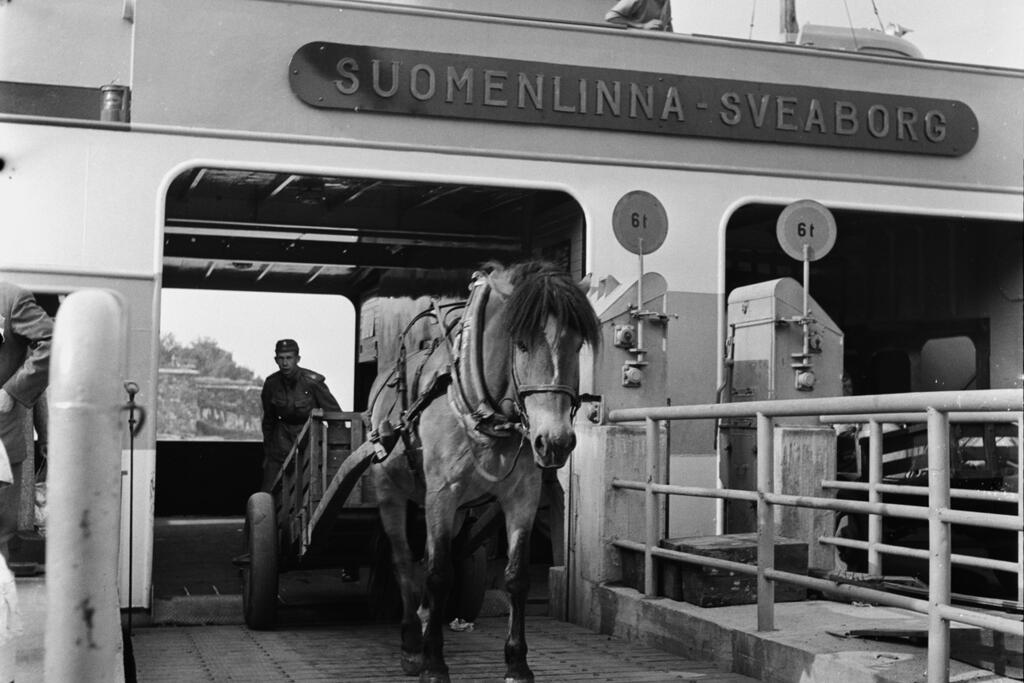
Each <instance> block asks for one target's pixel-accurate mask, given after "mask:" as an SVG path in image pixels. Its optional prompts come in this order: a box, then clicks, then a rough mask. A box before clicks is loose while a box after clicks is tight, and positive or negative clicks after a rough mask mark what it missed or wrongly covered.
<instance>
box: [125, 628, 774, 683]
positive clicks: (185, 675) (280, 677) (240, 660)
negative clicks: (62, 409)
mask: <svg viewBox="0 0 1024 683" xmlns="http://www.w3.org/2000/svg"><path fill="white" fill-rule="evenodd" d="M506 625H507V618H506V617H500V616H498V617H484V618H482V619H480V620H478V621H477V622H476V624H475V627H474V629H473V630H472V631H463V632H451V631H449V632H448V633H446V634H445V657H446V660H447V662H448V665H449V667H450V669H451V672H450V673H451V677H452V680H453V681H487V682H490V681H499V682H500V681H502V680H503V674H504V670H505V665H504V655H503V651H504V639H505V629H506ZM527 640H528V644H529V647H530V655H529V661H530V667H531V668H532V669H533V672H534V674H535V676H536V678H537V681H551V682H552V683H554V682H556V681H558V682H561V681H584V680H585V681H609V682H610V681H615V682H616V683H629V682H636V683H640V682H645V683H646V682H653V681H703V682H706V683H712V682H713V683H752V682H753V681H754V680H755V679H752V678H749V677H747V676H742V675H740V674H734V673H727V672H723V671H720V670H719V669H717V668H716V667H715V665H714V664H712V663H710V662H705V661H694V660H691V659H687V658H685V657H681V656H678V655H674V654H670V653H667V652H663V651H661V650H657V649H654V648H651V647H646V646H643V645H639V644H636V643H631V642H628V641H626V640H624V639H622V638H617V637H613V636H607V635H600V634H596V633H593V632H591V631H588V630H586V629H584V628H581V627H579V626H575V625H573V624H569V623H566V622H561V621H557V620H555V619H552V618H550V617H540V616H538V617H530V618H529V619H528V621H527ZM132 642H133V645H134V654H135V662H136V667H137V674H138V681H139V683H162V682H167V683H180V681H294V682H296V683H298V682H302V681H346V682H349V681H367V682H377V681H410V680H414V679H411V678H409V677H408V676H404V675H403V674H402V670H401V667H400V666H399V662H398V649H399V648H398V645H399V640H398V625H397V624H390V623H372V622H371V623H365V622H364V623H355V622H347V623H334V624H322V623H321V624H315V625H307V626H302V625H293V626H288V627H286V628H280V629H277V630H273V631H252V630H249V629H247V628H246V627H245V626H242V625H229V626H188V627H147V628H137V629H135V630H134V634H133V637H132Z"/></svg>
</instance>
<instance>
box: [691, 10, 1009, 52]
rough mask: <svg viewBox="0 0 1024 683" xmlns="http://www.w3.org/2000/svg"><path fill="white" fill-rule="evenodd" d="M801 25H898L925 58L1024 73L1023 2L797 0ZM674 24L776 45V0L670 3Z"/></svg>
mask: <svg viewBox="0 0 1024 683" xmlns="http://www.w3.org/2000/svg"><path fill="white" fill-rule="evenodd" d="M876 9H877V11H878V14H877V16H876V14H875V10H876ZM752 15H753V18H754V22H753V24H754V26H753V30H751V16H752ZM879 18H881V24H880V22H879ZM796 19H797V24H798V25H799V26H803V25H804V24H825V25H829V26H844V27H845V26H850V25H851V24H852V25H853V26H854V27H855V28H874V29H879V28H881V27H884V26H888V25H889V24H899V25H900V26H903V27H904V28H907V29H911V31H910V32H909V33H907V34H906V35H904V36H903V37H904V38H905V39H906V40H909V41H910V42H911V43H913V44H914V45H915V46H917V48H918V49H919V50H921V52H922V53H923V54H924V57H925V58H926V59H935V60H938V61H944V62H962V63H965V64H985V65H989V66H1002V67H1011V68H1014V69H1024V40H1021V31H1022V29H1024V2H1022V1H1021V0H970V1H969V2H963V1H962V0H957V1H956V2H954V0H874V2H872V0H796ZM672 24H673V27H674V28H675V30H676V31H677V32H679V33H696V34H707V35H715V36H728V37H731V38H751V37H752V38H753V39H754V40H765V41H772V42H774V41H777V40H778V36H779V0H711V1H710V2H709V1H707V0H672Z"/></svg>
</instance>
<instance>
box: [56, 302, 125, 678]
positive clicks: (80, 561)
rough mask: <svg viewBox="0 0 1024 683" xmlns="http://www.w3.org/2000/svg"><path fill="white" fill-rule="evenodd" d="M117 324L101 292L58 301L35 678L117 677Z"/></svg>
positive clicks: (120, 342) (119, 310)
mask: <svg viewBox="0 0 1024 683" xmlns="http://www.w3.org/2000/svg"><path fill="white" fill-rule="evenodd" d="M126 339H127V327H126V322H125V315H124V311H123V307H122V304H121V301H120V300H119V299H118V298H117V296H116V295H115V294H113V293H111V292H107V291H100V290H83V291H79V292H75V293H73V294H71V295H70V296H69V297H68V298H67V300H66V301H65V302H64V304H63V305H62V306H61V308H60V311H59V312H58V315H57V320H56V324H55V325H54V335H53V348H52V352H51V359H50V389H49V392H50V394H49V397H50V454H49V473H48V487H49V494H50V495H49V506H50V510H49V523H48V527H47V534H46V637H45V639H44V647H45V653H44V660H43V661H44V669H43V671H44V677H45V680H46V681H48V682H50V683H65V682H66V681H123V680H124V658H123V643H122V639H121V624H120V613H119V609H118V598H117V571H118V550H119V542H120V533H119V532H120V520H121V515H120V502H121V444H122V432H123V430H124V424H123V422H122V421H121V420H120V412H121V406H122V404H123V403H124V400H125V398H124V395H123V391H122V381H123V374H124V368H125V360H126V348H127V342H126Z"/></svg>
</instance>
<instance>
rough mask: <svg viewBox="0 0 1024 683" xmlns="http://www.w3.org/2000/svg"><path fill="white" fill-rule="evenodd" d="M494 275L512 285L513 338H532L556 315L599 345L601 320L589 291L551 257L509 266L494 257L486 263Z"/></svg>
mask: <svg viewBox="0 0 1024 683" xmlns="http://www.w3.org/2000/svg"><path fill="white" fill-rule="evenodd" d="M484 270H485V271H486V272H488V274H489V277H491V278H492V279H495V280H498V281H501V280H504V281H506V282H507V283H508V284H509V285H510V286H511V287H512V293H511V294H510V295H509V298H508V301H507V302H506V304H505V331H506V333H507V334H508V335H509V338H511V339H515V340H530V339H533V338H534V337H535V336H536V335H537V334H540V333H541V331H542V330H543V329H544V325H545V323H546V322H547V319H548V316H554V318H555V320H556V321H558V323H559V324H560V325H563V326H566V327H567V328H568V329H571V330H573V331H575V332H577V333H579V335H580V336H581V337H582V338H583V341H585V342H586V343H587V344H589V345H590V346H591V347H593V348H596V347H597V346H598V345H599V344H600V342H601V322H600V321H599V320H598V319H597V315H596V314H595V313H594V307H593V306H592V305H591V304H590V301H589V300H588V299H587V297H586V295H585V294H584V293H583V291H582V290H581V289H580V288H579V286H578V285H577V284H576V283H575V282H574V281H573V280H572V278H571V277H570V276H569V274H568V273H566V272H565V271H563V270H562V269H561V268H559V267H558V266H556V265H555V264H553V263H550V262H548V261H524V262H522V263H517V264H514V265H511V266H509V267H507V268H506V267H504V266H503V265H501V264H500V263H497V262H495V261H490V262H488V263H487V264H486V265H485V266H484Z"/></svg>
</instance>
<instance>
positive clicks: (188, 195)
mask: <svg viewBox="0 0 1024 683" xmlns="http://www.w3.org/2000/svg"><path fill="white" fill-rule="evenodd" d="M568 201H571V200H570V199H569V197H568V195H566V194H564V193H561V192H555V191H548V190H532V189H520V188H508V187H490V186H474V185H460V184H438V183H423V182H406V181H400V180H380V179H371V178H359V177H339V176H323V175H300V174H289V173H275V172H272V171H251V170H237V169H223V168H196V169H192V170H189V171H186V172H184V173H183V174H181V175H180V176H178V177H177V178H176V179H175V180H174V182H173V183H172V184H171V186H170V189H169V190H168V193H167V204H166V207H167V211H166V221H165V227H164V260H163V268H164V273H163V285H164V286H165V287H184V288H202V289H242V290H262V291H288V292H296V291H301V292H331V293H340V294H346V295H350V296H351V295H354V294H356V293H358V292H359V291H362V290H365V289H367V288H369V287H373V286H375V284H376V283H377V281H379V279H380V277H381V275H382V274H383V273H385V272H394V271H396V270H407V271H410V274H412V273H418V272H423V271H459V272H460V273H461V272H462V271H464V270H468V269H472V268H475V267H476V266H478V265H479V264H480V263H481V262H483V261H486V260H488V259H499V260H505V261H509V260H513V259H516V258H519V257H521V256H522V255H523V254H526V253H529V241H530V227H531V226H533V225H535V224H536V221H537V219H538V216H541V215H543V214H544V213H546V212H549V211H550V210H552V209H553V208H555V207H558V206H560V205H565V204H566V202H568Z"/></svg>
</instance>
